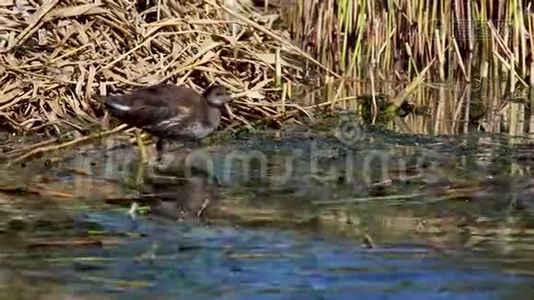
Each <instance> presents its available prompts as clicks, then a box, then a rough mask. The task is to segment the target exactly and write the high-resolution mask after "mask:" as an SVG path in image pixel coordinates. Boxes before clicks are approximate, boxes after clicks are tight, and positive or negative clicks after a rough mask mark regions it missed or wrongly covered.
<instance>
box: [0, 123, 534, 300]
mask: <svg viewBox="0 0 534 300" xmlns="http://www.w3.org/2000/svg"><path fill="white" fill-rule="evenodd" d="M358 126H360V125H358ZM362 126H363V125H362ZM333 127H335V124H333V123H331V121H328V120H325V121H324V122H322V123H321V124H319V125H317V126H315V127H314V128H312V129H309V128H307V127H295V128H290V129H287V130H285V131H282V132H274V131H268V130H267V131H264V132H261V133H259V134H254V135H252V134H247V135H244V136H242V137H240V138H239V137H238V138H236V139H234V140H230V141H226V142H221V143H219V144H217V145H213V146H210V147H204V148H202V149H197V150H196V151H194V152H186V151H184V150H183V149H179V148H178V149H169V152H167V153H166V154H165V156H164V159H163V162H162V163H161V164H160V165H159V166H158V167H157V168H156V169H151V168H149V169H147V170H144V173H143V174H141V175H142V177H140V178H143V179H144V180H143V181H142V182H141V181H139V180H138V177H139V168H138V163H137V157H138V154H137V151H136V150H135V148H131V147H126V148H124V147H116V145H117V144H119V143H120V142H119V141H118V140H116V139H107V140H105V141H102V142H101V143H95V144H92V145H87V146H84V147H82V148H81V149H80V151H79V152H76V151H66V152H62V153H57V154H54V155H53V156H46V157H43V158H40V159H36V160H34V161H32V162H30V163H28V164H27V165H26V166H25V167H24V168H19V167H13V168H11V169H4V170H3V171H2V174H1V176H0V177H1V179H0V183H1V184H0V190H2V191H3V192H2V193H1V194H0V215H1V216H2V220H3V221H2V222H0V239H1V242H0V257H1V260H0V289H1V290H2V294H3V295H6V297H9V298H23V299H26V298H28V299H29V298H31V299H36V298H44V299H47V298H54V299H57V298H59V299H70V298H75V297H83V298H88V299H101V298H125V299H126V298H127V299H131V298H134V299H137V298H139V299H141V298H147V297H156V298H161V299H168V298H174V299H176V298H178V299H181V298H188V297H195V298H198V299H212V298H221V299H250V298H259V299H353V298H355V297H356V298H359V297H364V298H371V299H373V298H377V299H378V298H379V299H384V298H386V299H387V298H395V299H414V298H428V299H450V298H455V299H463V298H466V299H467V298H469V299H472V298H475V299H477V298H479V299H487V298H519V299H521V298H525V299H531V298H532V296H533V295H534V291H533V290H532V286H534V285H533V283H534V277H533V273H532V271H531V270H532V269H533V266H534V259H533V258H532V257H533V256H532V251H533V247H532V246H531V245H532V240H533V238H534V236H533V234H532V233H533V231H532V227H533V226H532V221H531V219H532V214H531V209H532V207H531V200H530V199H531V198H532V197H531V196H532V191H534V190H532V188H531V185H532V184H531V182H532V180H531V176H530V171H529V170H530V165H529V160H528V159H526V158H528V157H529V155H528V153H529V152H528V145H525V144H524V143H519V144H518V143H516V142H514V143H511V142H510V139H509V138H507V137H505V136H499V135H489V134H480V133H477V134H471V135H464V136H455V137H450V136H449V137H431V136H415V135H404V134H397V133H393V132H390V131H387V130H384V129H381V128H379V127H360V128H359V129H358V130H361V131H360V132H356V134H353V135H352V137H356V138H355V139H356V140H355V142H354V143H352V142H350V141H348V142H347V140H343V139H340V138H339V136H338V137H336V136H334V135H333V134H332V128H333ZM186 157H189V158H191V157H196V158H197V159H198V160H196V161H194V160H192V162H193V163H192V164H193V165H194V166H195V167H196V169H195V172H193V173H194V174H195V175H194V178H193V177H191V176H185V175H187V174H184V167H183V159H184V158H186ZM242 158H246V159H250V161H248V160H245V164H244V166H245V167H243V164H240V163H238V159H242ZM45 162H47V163H45ZM210 166H211V168H210ZM184 176H185V177H186V178H184ZM180 178H181V179H180ZM15 187H19V188H22V189H20V190H19V191H18V192H16V191H15V189H14V188H15ZM134 202H135V203H137V204H138V205H139V207H141V208H143V209H144V208H147V209H150V213H143V210H141V211H138V212H136V213H131V212H130V210H131V205H132V203H134Z"/></svg>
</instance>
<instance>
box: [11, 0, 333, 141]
mask: <svg viewBox="0 0 534 300" xmlns="http://www.w3.org/2000/svg"><path fill="white" fill-rule="evenodd" d="M36 2H39V1H30V0H17V1H11V0H0V11H1V12H2V13H1V14H0V24H2V25H0V124H1V126H2V127H3V128H4V129H5V130H8V131H16V132H44V133H47V134H59V133H61V132H64V131H65V130H69V129H75V130H79V131H82V132H83V131H84V130H85V131H87V130H86V129H87V128H91V127H89V126H90V125H92V124H99V123H100V118H101V117H102V110H101V105H100V104H99V102H98V101H97V98H98V96H99V95H107V94H110V93H117V92H121V91H123V90H129V89H131V88H133V87H135V86H144V85H151V84H156V83H162V82H168V83H175V84H186V85H188V86H190V87H193V88H195V89H197V90H199V91H200V90H202V88H205V87H206V86H208V85H210V84H212V83H217V84H220V85H222V86H224V87H226V88H228V89H229V90H230V91H231V92H233V93H234V94H235V96H236V97H239V98H240V101H236V103H235V104H233V105H232V106H231V107H232V110H231V111H227V112H226V114H225V118H224V122H225V125H228V124H229V123H234V125H235V124H249V123H250V122H251V120H256V119H262V118H269V117H274V116H278V115H280V110H284V111H285V107H284V108H283V109H280V106H283V105H285V104H284V103H285V101H286V98H287V97H290V96H291V95H288V94H287V90H288V89H290V88H288V87H290V86H291V85H298V84H299V83H302V82H305V81H306V78H305V77H306V76H307V75H309V74H310V72H313V70H314V69H317V70H320V69H321V68H323V69H324V67H322V66H321V65H320V63H318V62H317V61H315V60H314V59H313V58H312V57H311V56H309V55H307V54H306V53H304V52H303V51H302V50H300V49H299V48H297V47H295V46H294V45H293V44H292V43H291V42H289V35H288V33H287V32H286V31H284V30H283V29H278V28H276V26H275V23H276V22H275V21H276V19H277V18H278V16H277V15H275V14H268V13H260V12H259V11H257V10H254V9H252V8H251V7H250V6H239V5H236V3H235V1H224V3H220V4H218V3H216V2H215V1H214V0H213V1H194V0H191V1H152V0H142V1H133V0H119V1H106V0H103V1H102V0H94V1H90V2H88V1H81V0H67V1H58V0H43V1H41V2H40V3H36ZM224 4H227V5H230V7H226V6H225V5H224ZM284 91H285V92H284ZM282 95H283V97H282ZM282 98H284V99H282ZM282 100H283V101H282ZM293 105H294V104H293ZM288 110H298V108H295V107H289V108H288ZM85 133H87V132H85Z"/></svg>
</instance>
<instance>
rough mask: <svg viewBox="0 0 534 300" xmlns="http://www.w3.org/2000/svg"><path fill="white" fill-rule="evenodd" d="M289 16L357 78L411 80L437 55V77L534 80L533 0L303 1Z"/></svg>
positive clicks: (304, 38) (319, 50)
mask: <svg viewBox="0 0 534 300" xmlns="http://www.w3.org/2000/svg"><path fill="white" fill-rule="evenodd" d="M287 20H288V22H289V26H290V31H291V33H292V35H293V37H294V38H295V39H296V40H298V41H300V43H301V46H302V48H303V49H304V50H306V51H308V52H309V53H311V54H312V55H314V56H315V57H317V58H318V60H319V61H321V62H322V63H323V64H325V65H326V66H328V67H329V68H331V69H332V70H333V71H335V72H338V73H340V74H344V75H347V76H350V77H353V78H358V79H367V78H368V77H369V76H370V75H371V74H370V73H375V74H376V76H377V78H380V79H382V80H407V79H408V80H409V79H410V78H414V77H416V76H417V75H418V74H419V73H420V71H421V70H422V69H423V68H424V67H426V66H427V65H429V64H430V63H431V62H432V61H433V60H434V59H436V63H435V64H434V66H433V68H432V71H431V72H430V73H429V77H428V78H429V79H430V80H434V81H436V80H445V79H459V78H464V79H466V80H468V81H469V80H470V79H472V78H473V77H475V76H477V77H478V76H484V75H485V74H486V73H489V72H502V73H504V74H507V75H509V78H510V80H514V81H519V82H520V84H522V85H525V86H526V85H528V84H529V83H530V85H534V81H533V80H530V81H529V82H527V81H528V80H526V79H527V76H528V75H529V74H530V69H531V68H533V66H534V65H533V62H532V54H533V51H534V50H533V49H534V47H532V46H533V45H534V42H533V39H532V36H533V33H534V14H533V13H532V4H531V2H530V1H518V0H514V1H508V2H507V1H492V0H491V1H490V0H483V1H458V0H446V1H435V2H431V1H430V2H429V1H421V0H386V1H366V0H356V1H347V0H325V1H318V0H315V1H311V2H310V1H307V0H297V1H296V5H295V7H294V9H293V10H292V14H291V15H290V16H289V17H288V19H287ZM371 71H374V72H371ZM390 71H393V72H390Z"/></svg>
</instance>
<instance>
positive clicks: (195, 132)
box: [104, 84, 232, 153]
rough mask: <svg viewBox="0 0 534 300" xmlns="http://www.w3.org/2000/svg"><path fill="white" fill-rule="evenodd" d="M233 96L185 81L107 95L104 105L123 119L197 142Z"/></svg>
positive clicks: (167, 136)
mask: <svg viewBox="0 0 534 300" xmlns="http://www.w3.org/2000/svg"><path fill="white" fill-rule="evenodd" d="M231 99H232V97H231V95H230V94H229V93H228V91H227V90H225V89H224V88H222V87H220V86H211V87H209V88H207V89H206V90H205V91H204V93H203V94H202V95H201V94H199V93H197V92H196V91H195V90H193V89H191V88H189V87H186V86H184V85H180V86H177V85H172V84H157V85H153V86H148V87H141V88H137V89H134V90H133V91H132V92H131V93H130V94H126V95H116V96H108V97H105V99H104V105H105V106H106V108H107V109H108V110H109V111H110V112H111V114H112V115H113V116H115V117H116V118H118V119H119V120H121V121H122V122H124V123H126V124H129V125H131V126H135V127H137V128H141V129H143V130H145V131H147V132H148V133H150V134H152V135H153V136H156V137H158V141H157V143H156V148H157V150H158V153H159V152H160V151H161V150H162V148H163V139H167V140H181V141H184V142H185V143H191V142H198V141H199V140H201V139H203V138H204V137H206V136H208V135H209V134H211V133H212V132H213V131H214V130H215V129H216V128H217V127H218V126H219V123H220V120H221V109H222V107H223V106H224V104H226V103H228V102H229V101H230V100H231Z"/></svg>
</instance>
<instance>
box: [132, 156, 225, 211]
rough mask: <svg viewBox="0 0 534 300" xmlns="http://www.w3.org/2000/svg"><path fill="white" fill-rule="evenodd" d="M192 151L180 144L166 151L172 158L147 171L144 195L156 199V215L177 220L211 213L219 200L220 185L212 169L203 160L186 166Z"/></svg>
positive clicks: (154, 207) (154, 205) (151, 201)
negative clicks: (179, 146) (181, 146)
mask: <svg viewBox="0 0 534 300" xmlns="http://www.w3.org/2000/svg"><path fill="white" fill-rule="evenodd" d="M191 151H192V150H191V149H187V148H185V149H184V148H179V149H175V150H172V151H169V152H166V153H165V156H166V157H167V158H168V159H164V160H162V161H161V162H160V164H158V165H157V166H154V167H153V168H151V169H152V172H150V174H147V177H146V179H145V183H144V185H143V187H142V191H143V193H142V195H141V197H142V200H143V202H145V201H146V202H148V203H153V204H152V206H151V215H152V216H154V217H163V218H166V219H175V220H187V219H204V218H206V217H207V216H209V212H210V209H211V208H213V206H214V205H215V203H216V202H217V200H218V197H217V196H218V193H217V190H218V188H219V186H218V184H217V180H216V178H215V176H214V175H213V174H212V170H210V169H209V168H208V167H206V166H205V165H203V164H202V163H199V164H194V165H193V166H190V165H187V166H186V158H187V157H188V155H189V154H190V153H191ZM169 158H170V159H169ZM165 161H167V163H165Z"/></svg>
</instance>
